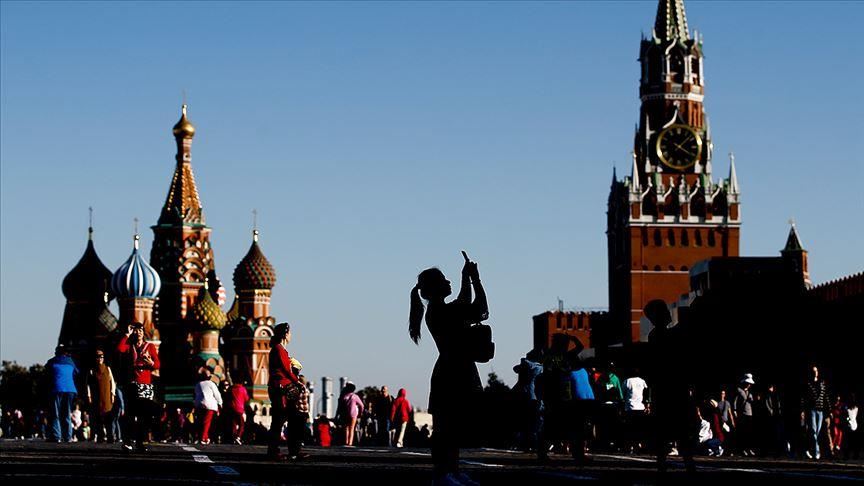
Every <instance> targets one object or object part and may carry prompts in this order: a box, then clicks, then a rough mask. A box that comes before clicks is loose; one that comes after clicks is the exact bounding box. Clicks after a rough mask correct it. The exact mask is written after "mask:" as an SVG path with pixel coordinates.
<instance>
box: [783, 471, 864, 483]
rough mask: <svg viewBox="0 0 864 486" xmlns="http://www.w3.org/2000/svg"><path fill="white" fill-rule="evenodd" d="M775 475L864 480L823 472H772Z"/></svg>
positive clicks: (857, 477)
mask: <svg viewBox="0 0 864 486" xmlns="http://www.w3.org/2000/svg"><path fill="white" fill-rule="evenodd" d="M771 472H772V473H774V474H779V475H782V476H795V477H805V478H819V479H836V480H840V481H861V480H862V478H861V477H860V476H844V475H842V474H826V473H821V472H813V473H806V472H794V471H778V470H776V469H775V470H772V471H771Z"/></svg>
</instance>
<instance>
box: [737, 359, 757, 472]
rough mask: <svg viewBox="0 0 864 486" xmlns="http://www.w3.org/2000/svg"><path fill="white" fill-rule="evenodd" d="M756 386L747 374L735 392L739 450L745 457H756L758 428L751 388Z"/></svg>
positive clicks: (751, 376)
mask: <svg viewBox="0 0 864 486" xmlns="http://www.w3.org/2000/svg"><path fill="white" fill-rule="evenodd" d="M754 384H756V382H755V381H754V380H753V374H752V373H745V374H744V377H743V378H741V380H740V382H739V383H738V388H737V389H736V390H735V399H734V401H733V402H732V410H733V412H734V415H735V421H736V422H737V423H738V434H737V439H738V450H739V451H740V452H741V454H742V455H744V456H755V455H756V452H755V451H754V450H753V447H754V446H753V443H754V439H755V432H756V427H755V423H754V421H753V408H754V407H753V405H754V403H755V401H754V396H753V390H752V389H751V387H752V386H753V385H754Z"/></svg>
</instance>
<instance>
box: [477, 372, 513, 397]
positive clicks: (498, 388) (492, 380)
mask: <svg viewBox="0 0 864 486" xmlns="http://www.w3.org/2000/svg"><path fill="white" fill-rule="evenodd" d="M483 390H484V391H487V392H502V391H510V387H509V386H507V384H506V383H504V382H503V381H501V379H500V378H498V373H495V372H494V371H493V372H491V373H489V378H488V379H487V380H486V388H484V389H483Z"/></svg>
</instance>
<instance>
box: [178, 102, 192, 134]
mask: <svg viewBox="0 0 864 486" xmlns="http://www.w3.org/2000/svg"><path fill="white" fill-rule="evenodd" d="M194 136H195V125H193V124H192V122H190V121H189V119H188V118H186V105H185V104H184V105H183V114H182V115H181V116H180V121H178V122H177V124H176V125H174V137H176V138H192V137H194Z"/></svg>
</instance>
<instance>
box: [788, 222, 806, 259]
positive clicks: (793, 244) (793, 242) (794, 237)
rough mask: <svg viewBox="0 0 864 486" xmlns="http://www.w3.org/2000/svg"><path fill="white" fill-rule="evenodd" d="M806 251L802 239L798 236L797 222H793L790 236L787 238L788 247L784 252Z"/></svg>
mask: <svg viewBox="0 0 864 486" xmlns="http://www.w3.org/2000/svg"><path fill="white" fill-rule="evenodd" d="M792 251H804V245H802V244H801V239H800V238H798V230H796V229H795V223H791V228H789V237H787V238H786V247H785V248H783V252H792Z"/></svg>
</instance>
